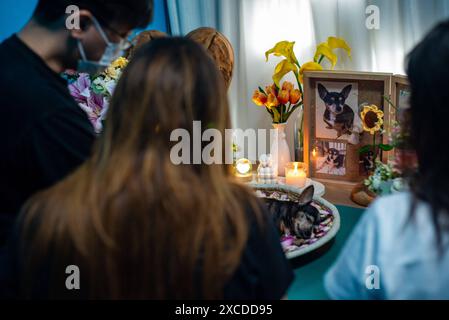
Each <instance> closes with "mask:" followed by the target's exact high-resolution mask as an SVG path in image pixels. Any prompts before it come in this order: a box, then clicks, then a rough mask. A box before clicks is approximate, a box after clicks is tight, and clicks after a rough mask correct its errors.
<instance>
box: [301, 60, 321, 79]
mask: <svg viewBox="0 0 449 320" xmlns="http://www.w3.org/2000/svg"><path fill="white" fill-rule="evenodd" d="M322 70H323V67H322V66H321V65H320V64H319V63H316V62H314V61H310V62H307V63H304V64H303V65H302V67H301V69H299V81H301V83H302V82H303V78H304V71H322Z"/></svg>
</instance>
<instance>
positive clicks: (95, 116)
mask: <svg viewBox="0 0 449 320" xmlns="http://www.w3.org/2000/svg"><path fill="white" fill-rule="evenodd" d="M127 64H128V60H127V59H125V58H123V57H121V58H118V59H117V60H115V61H114V62H113V63H112V64H111V65H110V66H109V67H108V68H107V69H106V70H105V71H104V72H102V73H100V74H99V75H97V76H90V75H89V74H87V73H76V72H74V71H66V72H65V73H64V74H63V77H64V78H65V79H66V80H67V81H68V82H69V91H70V94H71V95H72V97H73V98H74V99H75V101H76V102H77V103H78V105H79V106H80V108H81V109H83V110H84V111H85V112H86V113H87V116H88V117H89V120H90V122H91V123H92V125H93V127H94V130H95V132H96V133H100V132H101V131H102V130H103V121H104V120H105V119H106V113H107V111H108V107H109V102H110V99H111V97H112V94H113V92H114V89H115V86H116V85H117V82H118V80H119V79H120V76H121V75H122V72H123V69H124V68H125V67H126V66H127Z"/></svg>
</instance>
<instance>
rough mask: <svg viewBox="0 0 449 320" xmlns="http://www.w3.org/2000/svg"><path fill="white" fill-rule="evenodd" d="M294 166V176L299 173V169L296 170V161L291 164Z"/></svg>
mask: <svg viewBox="0 0 449 320" xmlns="http://www.w3.org/2000/svg"><path fill="white" fill-rule="evenodd" d="M293 165H294V166H295V169H294V170H293V174H294V175H295V176H296V175H298V174H299V170H298V163H297V162H295V163H294V164H293Z"/></svg>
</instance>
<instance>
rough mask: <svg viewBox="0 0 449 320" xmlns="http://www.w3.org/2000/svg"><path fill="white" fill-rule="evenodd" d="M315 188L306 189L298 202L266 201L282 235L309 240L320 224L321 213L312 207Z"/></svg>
mask: <svg viewBox="0 0 449 320" xmlns="http://www.w3.org/2000/svg"><path fill="white" fill-rule="evenodd" d="M314 192H315V188H314V187H313V185H311V186H309V187H308V188H306V189H305V190H304V191H303V193H302V194H301V196H300V197H299V199H298V201H297V202H293V201H280V200H276V199H265V202H266V204H267V206H268V210H269V211H270V213H271V215H272V217H273V221H274V223H275V225H276V227H277V228H278V230H279V233H280V234H281V235H285V234H289V235H292V236H295V237H296V238H297V239H302V240H307V239H310V238H311V237H312V235H313V232H314V228H315V227H316V226H318V225H319V224H320V222H321V221H320V213H319V211H318V209H317V208H315V207H314V206H313V205H311V203H312V200H313V194H314Z"/></svg>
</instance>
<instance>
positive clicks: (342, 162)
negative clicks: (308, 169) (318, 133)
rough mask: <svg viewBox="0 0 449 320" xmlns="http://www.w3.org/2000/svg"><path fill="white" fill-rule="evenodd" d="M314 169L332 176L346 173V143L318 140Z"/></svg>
mask: <svg viewBox="0 0 449 320" xmlns="http://www.w3.org/2000/svg"><path fill="white" fill-rule="evenodd" d="M317 150H318V155H317V159H316V167H315V170H316V172H317V173H322V174H329V175H334V176H344V175H346V144H345V143H340V142H326V141H319V142H318V147H317Z"/></svg>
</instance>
